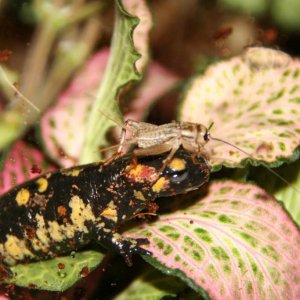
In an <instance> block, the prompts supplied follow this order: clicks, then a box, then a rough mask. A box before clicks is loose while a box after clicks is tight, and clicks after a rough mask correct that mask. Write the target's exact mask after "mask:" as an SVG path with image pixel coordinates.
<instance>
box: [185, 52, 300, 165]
mask: <svg viewBox="0 0 300 300" xmlns="http://www.w3.org/2000/svg"><path fill="white" fill-rule="evenodd" d="M180 119H181V120H184V121H191V122H198V123H202V124H204V125H207V126H208V125H209V124H211V123H212V122H214V126H213V128H212V129H211V135H212V136H213V137H216V138H219V139H223V140H225V141H226V142H229V143H231V144H233V145H235V146H238V147H240V148H241V149H242V150H244V151H246V152H247V153H248V154H245V153H243V152H242V151H240V150H237V149H236V148H234V147H232V146H230V145H227V144H225V143H223V142H219V141H210V142H209V143H208V145H207V149H208V151H209V152H210V153H211V155H212V157H211V160H212V161H211V162H212V165H213V166H214V167H215V168H217V167H218V166H220V165H225V166H230V167H237V166H241V165H243V164H245V163H246V160H250V161H251V163H252V164H255V165H257V164H259V163H260V161H262V162H264V163H268V164H270V165H272V166H278V165H280V164H282V163H283V162H284V161H287V160H295V159H296V158H297V157H298V156H299V153H298V152H299V150H298V147H299V145H300V60H299V59H292V58H291V57H290V56H288V55H287V54H285V53H283V52H281V51H276V50H272V49H266V48H259V47H254V48H250V49H248V50H247V51H246V53H245V54H244V55H243V56H237V57H234V58H232V59H230V60H228V61H225V62H221V63H217V64H215V65H213V66H211V67H209V68H208V70H207V71H206V73H205V74H204V75H203V76H197V77H195V78H194V79H193V80H192V82H191V84H190V86H189V88H188V89H187V92H186V94H185V96H184V98H183V103H182V106H181V111H180ZM249 156H251V157H249Z"/></svg>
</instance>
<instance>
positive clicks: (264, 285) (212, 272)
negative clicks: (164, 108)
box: [130, 181, 300, 300]
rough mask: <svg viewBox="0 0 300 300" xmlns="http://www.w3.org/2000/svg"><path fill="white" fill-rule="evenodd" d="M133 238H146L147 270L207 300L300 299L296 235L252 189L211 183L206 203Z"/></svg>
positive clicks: (278, 210) (268, 199) (299, 237)
mask: <svg viewBox="0 0 300 300" xmlns="http://www.w3.org/2000/svg"><path fill="white" fill-rule="evenodd" d="M130 236H132V237H137V236H146V237H147V238H148V239H149V240H150V245H149V246H147V249H148V250H150V251H152V253H153V257H145V259H146V260H147V261H148V262H150V263H151V264H153V265H154V266H155V267H157V268H158V269H160V270H162V271H163V272H165V273H167V274H173V275H175V276H178V277H180V278H181V279H182V280H183V281H185V282H186V283H187V284H188V285H190V286H191V287H192V288H193V289H195V290H196V291H198V292H199V293H201V294H202V295H203V290H202V289H204V290H205V291H206V292H207V293H208V295H209V296H210V297H211V298H212V299H272V300H273V299H297V298H299V296H300V274H299V268H300V256H299V255H298V254H299V248H300V234H299V229H298V228H297V227H296V225H295V224H294V223H293V221H292V220H291V219H290V217H289V216H288V214H287V213H286V212H285V210H284V209H283V208H282V206H281V205H280V204H279V203H278V202H277V201H276V200H275V199H274V198H273V197H272V196H270V195H269V194H267V193H266V192H265V191H263V190H262V189H260V188H258V187H257V186H255V185H252V184H241V183H237V182H234V181H223V182H213V183H211V184H210V186H209V190H208V193H207V196H205V197H204V198H199V199H198V200H197V201H196V202H195V203H194V204H193V205H191V206H189V207H188V208H185V209H183V210H181V211H176V212H173V213H170V214H167V215H163V216H161V217H160V219H159V220H158V221H157V222H154V223H151V224H147V225H144V226H142V227H140V228H139V229H134V230H133V232H131V233H130ZM145 247H146V246H145Z"/></svg>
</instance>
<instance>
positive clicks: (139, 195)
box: [133, 190, 146, 201]
mask: <svg viewBox="0 0 300 300" xmlns="http://www.w3.org/2000/svg"><path fill="white" fill-rule="evenodd" d="M133 195H134V197H135V198H136V199H138V200H141V201H146V199H145V197H144V195H143V193H142V192H141V191H136V190H134V191H133Z"/></svg>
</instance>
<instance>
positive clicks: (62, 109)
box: [40, 48, 109, 167]
mask: <svg viewBox="0 0 300 300" xmlns="http://www.w3.org/2000/svg"><path fill="white" fill-rule="evenodd" d="M108 57H109V49H106V48H105V49H103V50H101V51H100V52H98V53H96V54H95V55H94V56H93V57H92V58H91V59H90V60H89V61H88V62H87V63H86V65H85V66H84V68H83V69H82V70H81V71H80V72H79V73H78V75H77V76H76V77H75V78H74V80H73V81H72V82H71V84H70V85H69V87H68V88H67V89H66V90H65V91H64V92H63V93H62V94H61V95H60V97H59V98H58V101H57V103H56V105H55V106H54V107H52V108H50V109H49V110H48V111H47V112H46V113H45V114H44V116H43V118H42V119H41V123H40V124H41V127H40V136H41V138H42V141H43V144H44V148H45V151H46V152H47V153H48V155H49V156H50V157H51V158H52V159H53V160H55V161H56V162H57V163H58V164H60V165H61V166H63V167H69V166H73V165H75V164H76V163H77V162H78V160H79V157H80V153H81V150H82V145H83V140H84V134H85V124H86V118H87V116H88V112H89V110H90V108H91V105H92V103H93V101H94V97H95V94H96V89H97V87H98V85H99V82H101V80H102V78H103V73H104V71H105V67H106V64H107V60H108ZM101 117H102V118H103V116H102V115H101V113H100V112H99V119H100V118H101Z"/></svg>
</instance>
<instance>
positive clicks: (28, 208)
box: [0, 149, 209, 279]
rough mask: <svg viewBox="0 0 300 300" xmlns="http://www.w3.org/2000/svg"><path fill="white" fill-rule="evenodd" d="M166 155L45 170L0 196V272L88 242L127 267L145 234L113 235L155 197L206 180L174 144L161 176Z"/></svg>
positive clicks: (204, 171)
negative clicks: (110, 252) (112, 253)
mask: <svg viewBox="0 0 300 300" xmlns="http://www.w3.org/2000/svg"><path fill="white" fill-rule="evenodd" d="M165 158H166V155H159V156H152V157H144V158H140V159H139V162H138V163H135V164H133V163H132V160H131V159H130V157H121V158H118V159H116V160H114V161H112V162H110V163H109V164H107V165H105V164H103V163H92V164H88V165H83V166H77V167H73V168H69V169H63V170H59V171H55V172H49V173H46V174H44V175H42V176H40V177H38V178H36V179H34V180H31V181H28V182H26V183H24V184H21V185H19V186H17V187H15V188H13V189H12V190H10V191H9V192H8V193H6V194H4V195H3V196H1V197H0V259H1V261H0V269H1V274H2V279H3V278H4V275H3V274H6V276H9V275H7V274H9V272H10V270H9V266H11V265H15V264H18V263H24V262H30V261H38V260H44V259H49V258H52V257H56V256H59V255H63V254H68V253H70V252H71V251H76V250H78V249H80V247H82V246H83V245H86V244H88V243H90V242H93V241H94V242H96V243H99V244H101V245H102V246H104V247H105V248H107V249H112V250H114V251H116V252H117V253H119V254H121V255H122V256H123V257H124V258H125V260H126V262H127V263H128V264H129V265H130V264H131V256H132V254H134V253H139V254H143V255H151V252H149V251H147V250H145V249H143V248H141V247H140V245H142V244H146V243H147V242H148V241H147V239H145V238H139V239H129V238H125V237H123V236H122V235H120V234H119V233H118V232H117V228H118V227H119V225H121V224H122V223H124V222H125V221H127V220H129V219H132V218H133V217H135V216H136V215H137V214H138V213H139V212H141V211H142V210H144V209H147V207H148V206H149V205H150V204H151V202H152V201H154V200H155V199H156V198H157V197H161V196H164V197H165V196H172V195H176V194H180V193H186V192H188V191H191V190H194V189H197V188H198V187H199V186H201V185H202V184H204V183H205V182H207V181H208V178H209V166H208V164H207V162H206V161H205V159H204V158H202V157H197V158H196V157H192V156H191V154H190V153H188V152H187V151H185V150H183V149H179V150H178V151H177V152H176V154H175V155H174V157H173V159H172V161H171V162H170V163H169V165H168V166H167V168H165V170H164V171H163V172H162V173H161V174H160V173H159V170H160V169H161V167H162V165H163V161H164V159H165Z"/></svg>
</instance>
